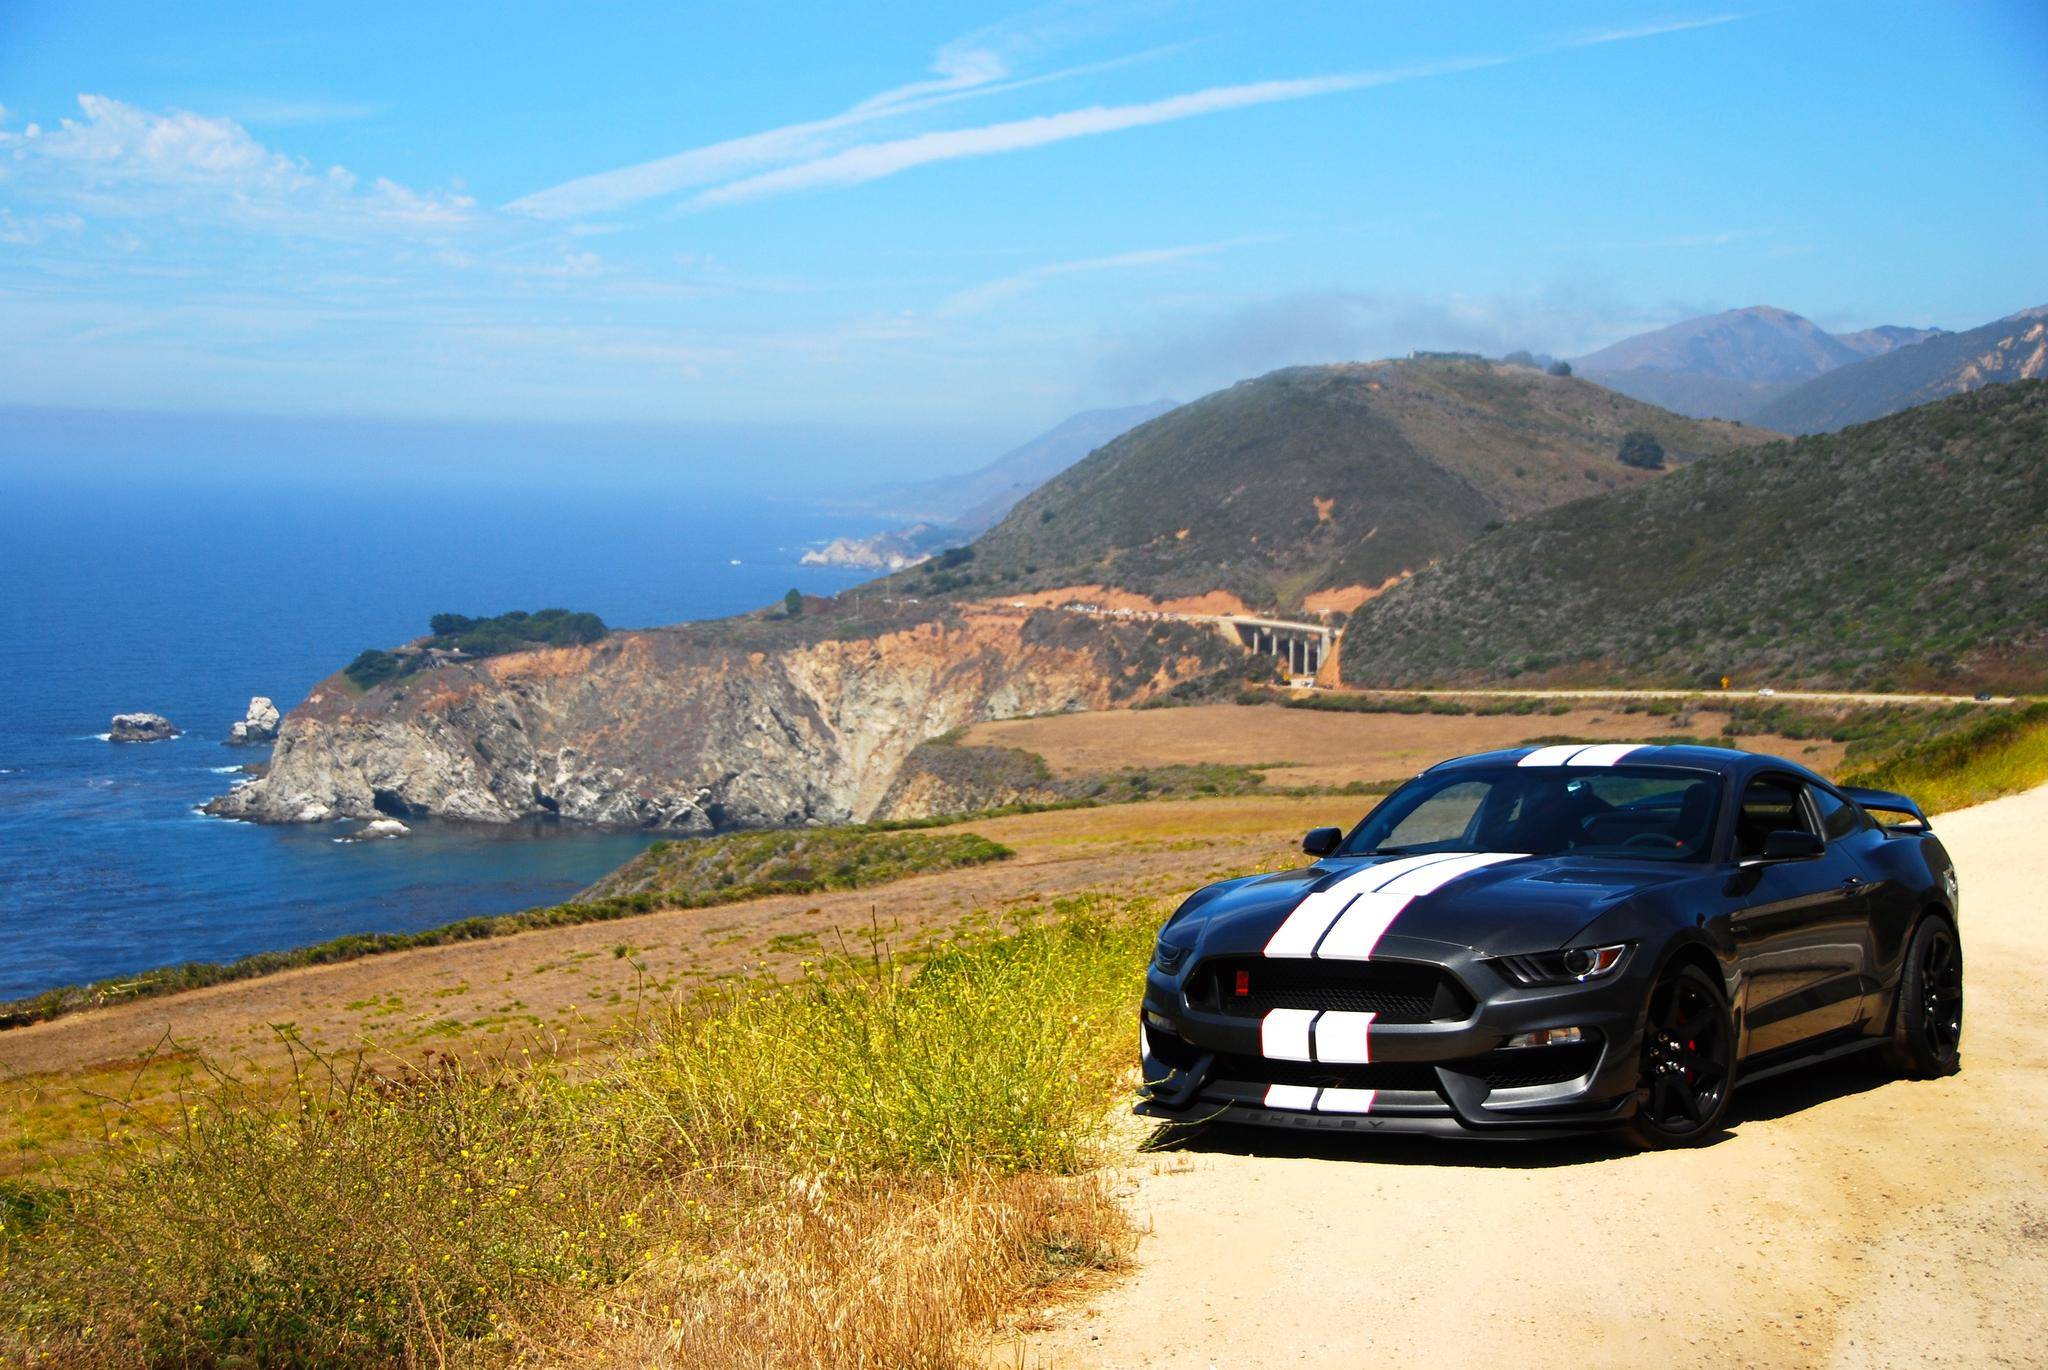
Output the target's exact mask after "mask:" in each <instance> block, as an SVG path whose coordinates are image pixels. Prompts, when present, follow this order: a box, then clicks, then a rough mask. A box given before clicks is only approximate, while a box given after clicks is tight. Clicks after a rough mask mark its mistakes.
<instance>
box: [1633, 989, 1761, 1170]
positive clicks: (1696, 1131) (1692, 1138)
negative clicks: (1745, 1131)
mask: <svg viewBox="0 0 2048 1370" xmlns="http://www.w3.org/2000/svg"><path fill="white" fill-rule="evenodd" d="M1734 1083H1735V1022H1734V1019H1733V1018H1732V1017H1731V1016H1730V1014H1729V1012H1728V999H1727V996H1726V995H1725V994H1723V993H1722V992H1721V986H1720V985H1718V984H1716V983H1715V981H1714V978H1713V977H1712V976H1710V975H1708V974H1707V973H1706V972H1705V971H1703V970H1701V969H1700V968H1699V967H1698V966H1691V965H1681V966H1676V967H1673V968H1672V969H1670V970H1667V971H1666V972H1664V975H1663V976H1662V977H1661V978H1660V979H1659V980H1658V981H1657V985H1656V988H1654V989H1652V990H1651V991H1650V1007H1649V1013H1648V1015H1647V1016H1646V1017H1645V1019H1644V1024H1643V1074H1642V1089H1643V1102H1642V1105H1641V1107H1639V1108H1638V1109H1637V1110H1636V1114H1635V1117H1634V1118H1633V1119H1632V1120H1631V1121H1630V1124H1629V1130H1630V1133H1631V1135H1632V1136H1633V1137H1634V1138H1635V1140H1636V1142H1637V1143H1638V1144H1640V1145H1642V1146H1645V1147H1652V1148H1663V1147H1673V1146H1692V1145H1695V1144H1696V1143H1698V1142H1701V1141H1704V1140H1705V1139H1706V1138H1708V1137H1711V1136H1712V1135H1713V1134H1714V1133H1715V1131H1716V1130H1717V1129H1719V1127H1720V1126H1721V1119H1722V1117H1723V1115H1725V1114H1726V1113H1727V1112H1728V1094H1729V1091H1730V1089H1731V1088H1732V1087H1733V1086H1734Z"/></svg>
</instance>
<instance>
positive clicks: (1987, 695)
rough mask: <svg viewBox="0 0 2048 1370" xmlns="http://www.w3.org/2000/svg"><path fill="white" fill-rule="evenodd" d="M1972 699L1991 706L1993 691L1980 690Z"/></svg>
mask: <svg viewBox="0 0 2048 1370" xmlns="http://www.w3.org/2000/svg"><path fill="white" fill-rule="evenodd" d="M1972 698H1974V699H1975V700H1976V701H1977V702H1978V703H1979V704H1989V703H1990V702H1991V691H1989V690H1979V691H1977V693H1976V694H1975V695H1974V696H1972Z"/></svg>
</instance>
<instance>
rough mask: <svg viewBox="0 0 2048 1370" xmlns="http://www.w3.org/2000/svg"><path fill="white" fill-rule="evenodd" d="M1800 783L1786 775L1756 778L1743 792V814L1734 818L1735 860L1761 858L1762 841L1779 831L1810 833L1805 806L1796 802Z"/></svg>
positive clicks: (1810, 827) (1810, 825)
mask: <svg viewBox="0 0 2048 1370" xmlns="http://www.w3.org/2000/svg"><path fill="white" fill-rule="evenodd" d="M1801 788H1802V787H1801V786H1800V784H1799V782H1797V781H1795V780H1793V779H1791V778H1790V777H1789V776H1774V775H1765V776H1758V777H1757V778H1756V779H1755V780H1752V781H1750V782H1749V788H1748V789H1746V790H1744V791H1743V792H1742V812H1741V813H1740V814H1738V815H1737V816H1736V819H1735V854H1736V856H1737V857H1744V856H1762V855H1763V851H1764V840H1765V839H1766V838H1768V837H1769V836H1770V835H1771V834H1772V833H1774V832H1776V831H1778V830H1779V829H1780V828H1799V829H1802V830H1807V831H1810V830H1811V829H1812V824H1811V823H1809V822H1808V821H1807V818H1806V806H1805V805H1803V804H1801V803H1800V802H1799V791H1800V789H1801Z"/></svg>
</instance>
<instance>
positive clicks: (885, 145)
mask: <svg viewBox="0 0 2048 1370" xmlns="http://www.w3.org/2000/svg"><path fill="white" fill-rule="evenodd" d="M1510 60H1513V59H1511V58H1505V57H1464V58H1457V59H1454V60H1451V61H1447V62H1432V63H1428V64H1425V65H1422V66H1414V67H1401V68H1395V69H1392V70H1388V71H1369V72H1351V73H1347V74H1343V75H1337V76H1311V77H1304V78H1299V79H1295V80H1283V81H1254V82H1250V83H1247V84H1245V85H1236V86H1212V87H1210V88H1209V89H1207V90H1198V91H1193V92H1191V93H1189V94H1186V95H1172V96H1168V97H1167V98H1165V99H1163V100H1149V101H1146V102H1144V103H1142V104H1134V105H1095V106H1091V107H1089V108H1087V109H1076V110H1068V111H1065V112H1064V113H1060V114H1043V115H1038V116H1036V117H1033V118H1029V119H1013V120H1010V121H1008V122H1006V123H1000V124H987V125H984V126H982V127H980V128H963V129H949V130H946V131H943V132H938V133H922V134H918V135H916V136H914V137H909V138H896V139H891V140H889V141H887V142H880V143H866V144H863V145H861V146H859V147H852V148H847V149H846V150H844V151H842V152H837V153H834V154H832V155H830V156H827V157H820V158H816V159H814V160H812V161H808V162H801V163H798V164H797V165H795V166H788V167H782V168H779V169H777V170H775V171H767V172H762V173H760V174H758V175H754V176H748V177H745V178H743V179H740V180H736V181H732V182H730V183H728V184H726V185H722V186H717V187H715V188H713V189H711V190H707V191H704V192H702V193H700V194H698V195H697V196H695V197H693V198H692V199H691V201H690V205H691V207H692V208H697V209H708V208H712V207H714V206H719V205H730V204H738V203H740V202H742V201H746V200H759V199H765V198H767V197H768V196H771V195H787V194H790V193H792V192H794V191H800V190H815V189H818V188H820V187H827V186H832V187H842V186H851V185H860V184H862V183H864V182H867V181H876V180H880V179H881V178H883V177H884V176H894V175H896V174H897V173H898V172H903V171H908V170H910V169H911V168H912V167H920V166H927V165H929V164H931V163H933V162H950V161H957V160H959V159H960V158H963V157H987V156H992V155H994V154H996V153H1000V152H1019V151H1022V150H1024V149H1026V148H1034V147H1044V146H1045V145H1047V144H1049V143H1061V142H1066V141H1067V140H1069V139H1072V138H1088V137H1094V136H1096V135H1098V134H1103V133H1118V132H1122V131H1124V130H1126V129H1134V128H1144V127H1147V126H1149V125H1153V124H1169V123H1173V122H1175V121H1177V120H1180V119H1191V118H1194V117H1195V116H1197V115H1202V114H1217V113H1221V112H1222V111H1224V110H1233V109H1249V108H1251V107H1252V106H1255V105H1270V104H1276V103H1279V102H1281V101H1287V100H1305V99H1309V98H1311V97H1313V96H1318V95H1334V94H1336V93H1338V92H1340V91H1351V90H1364V89H1366V88H1367V87H1369V86H1383V85H1391V84H1393V83H1395V82H1398V81H1414V80H1420V79H1422V78H1423V77H1428V76H1442V75H1447V74H1449V73H1451V72H1455V71H1472V70H1475V69H1477V68H1480V67H1489V66H1497V65H1499V64H1500V63H1502V62H1506V61H1510Z"/></svg>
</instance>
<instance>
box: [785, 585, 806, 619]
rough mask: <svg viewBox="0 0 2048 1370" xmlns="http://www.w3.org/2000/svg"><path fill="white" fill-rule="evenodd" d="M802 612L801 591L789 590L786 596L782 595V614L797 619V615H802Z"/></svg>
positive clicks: (802, 594) (802, 596) (802, 595)
mask: <svg viewBox="0 0 2048 1370" xmlns="http://www.w3.org/2000/svg"><path fill="white" fill-rule="evenodd" d="M803 611H804V592H803V591H801V590H791V591H790V592H789V593H788V594H786V595H784V596H783V597H782V612H783V613H785V614H788V615H789V616H790V617H791V618H795V617H797V616H798V615H799V614H801V613H803Z"/></svg>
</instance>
